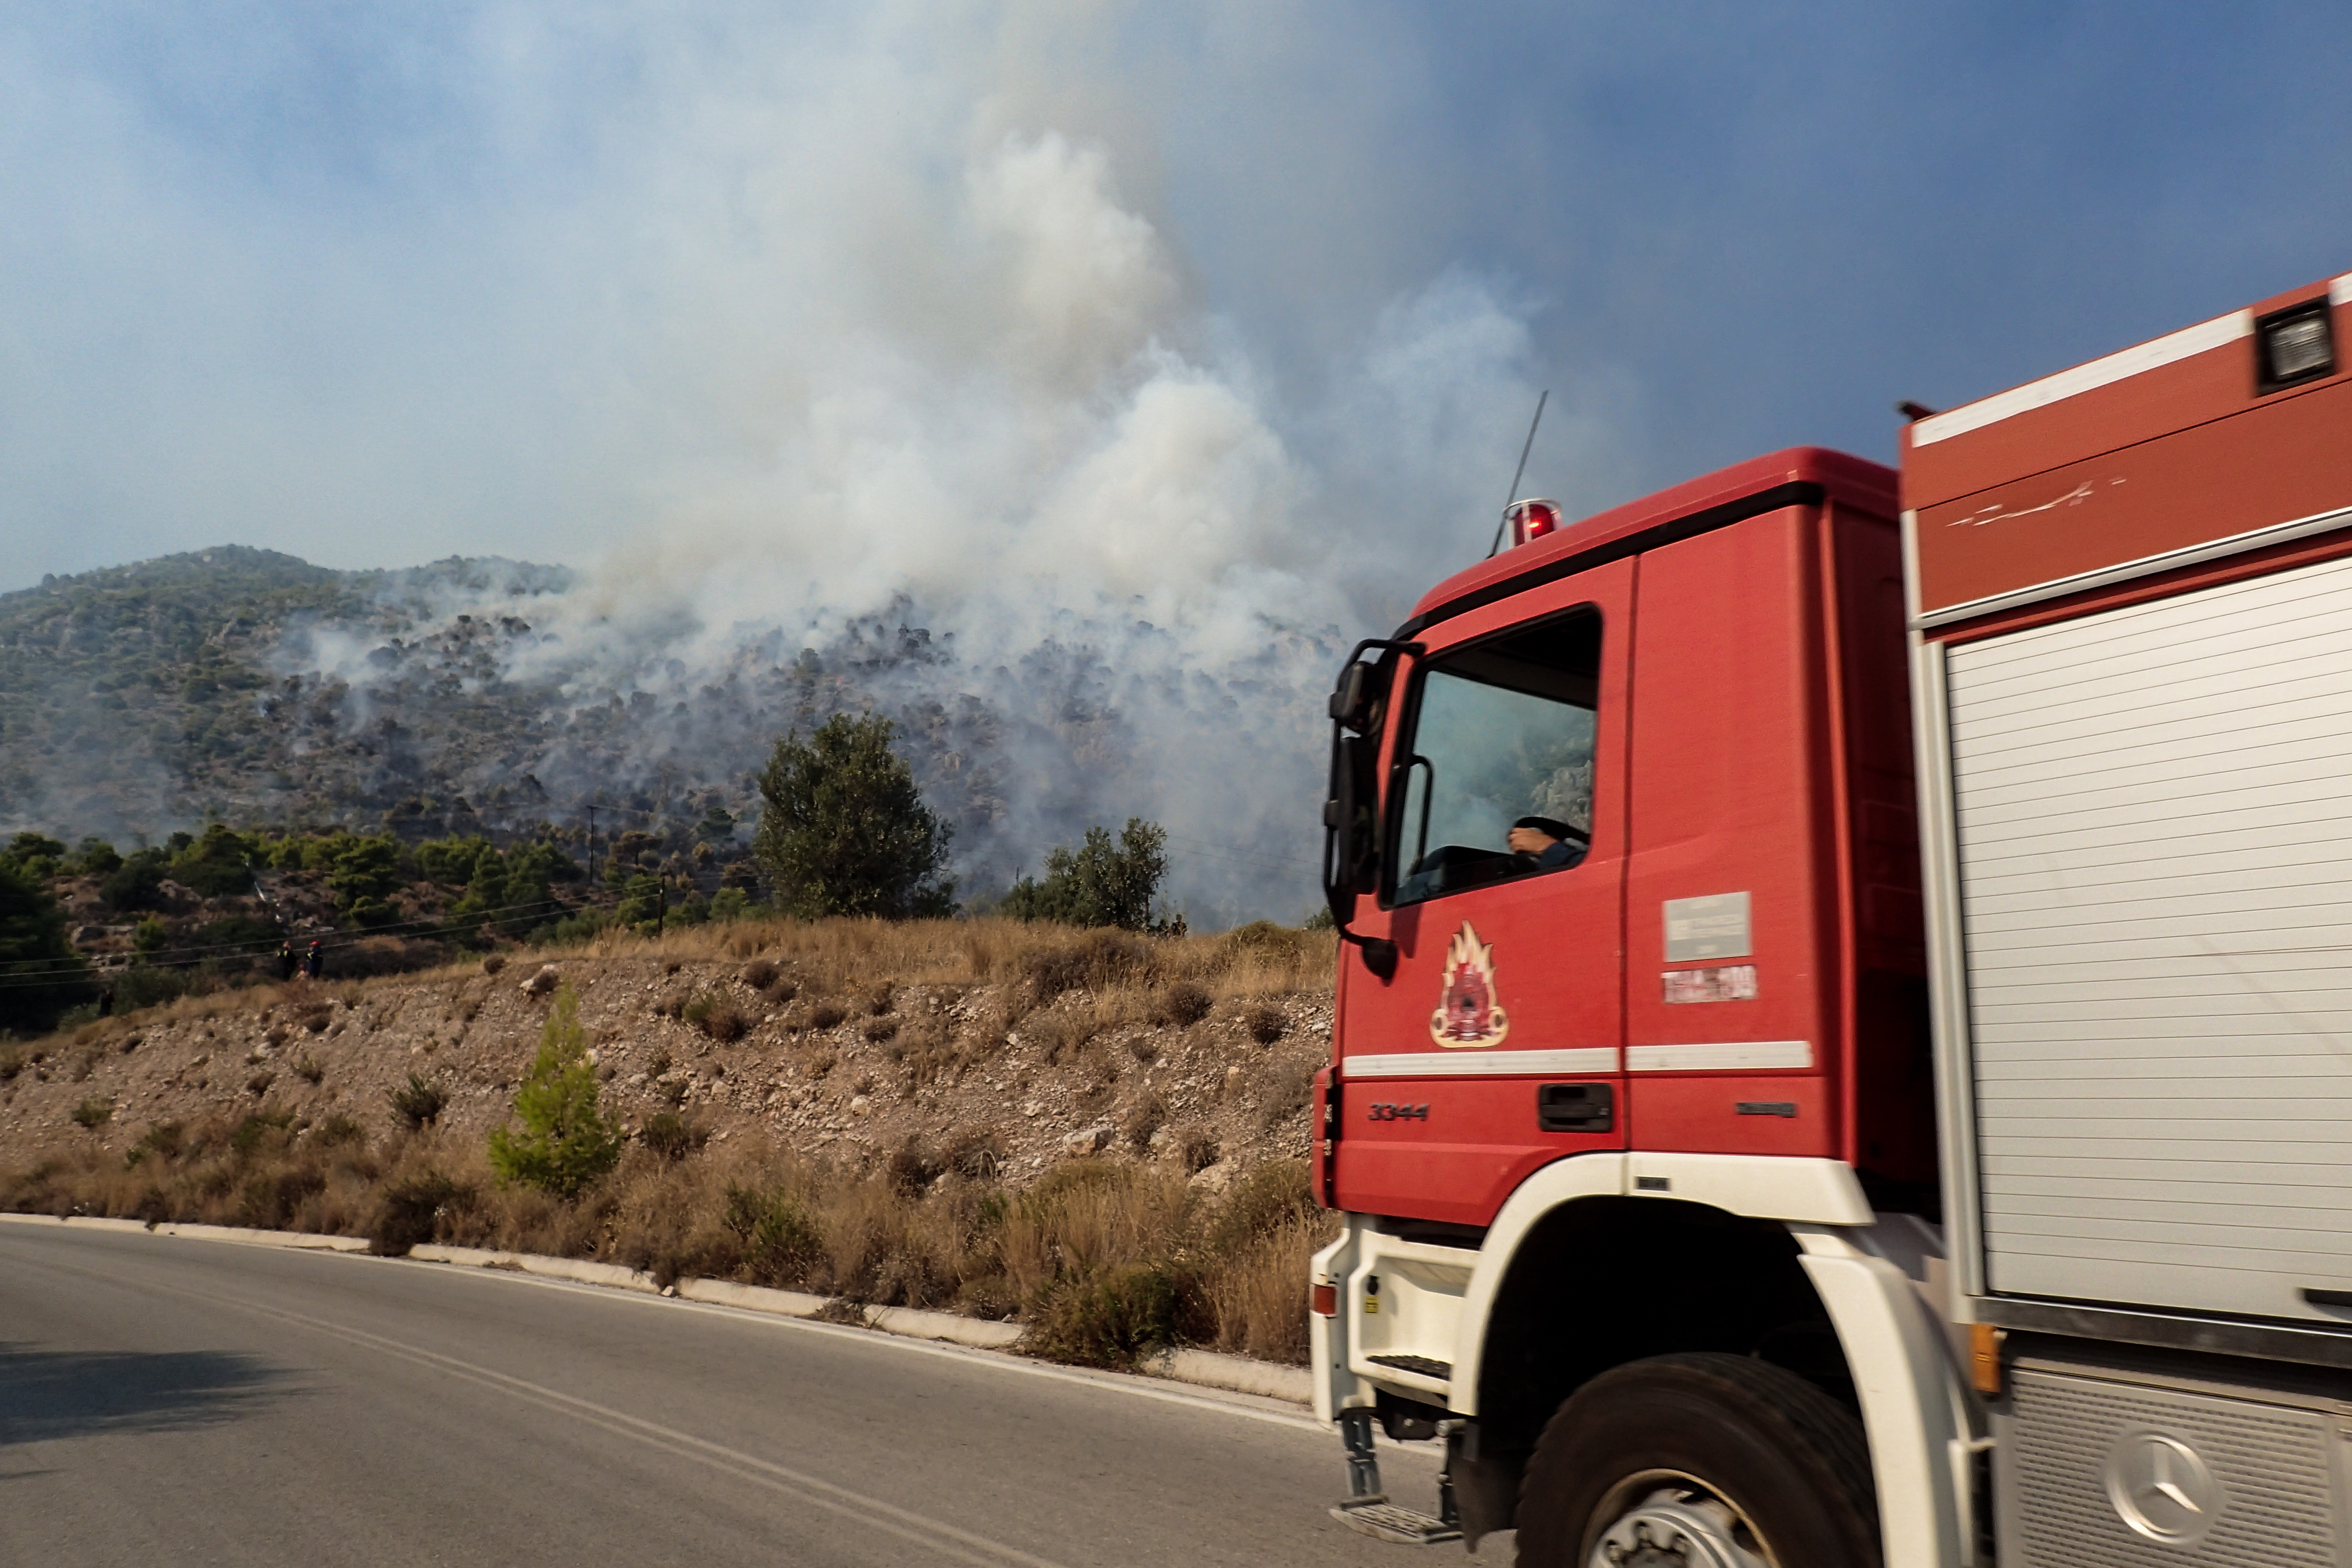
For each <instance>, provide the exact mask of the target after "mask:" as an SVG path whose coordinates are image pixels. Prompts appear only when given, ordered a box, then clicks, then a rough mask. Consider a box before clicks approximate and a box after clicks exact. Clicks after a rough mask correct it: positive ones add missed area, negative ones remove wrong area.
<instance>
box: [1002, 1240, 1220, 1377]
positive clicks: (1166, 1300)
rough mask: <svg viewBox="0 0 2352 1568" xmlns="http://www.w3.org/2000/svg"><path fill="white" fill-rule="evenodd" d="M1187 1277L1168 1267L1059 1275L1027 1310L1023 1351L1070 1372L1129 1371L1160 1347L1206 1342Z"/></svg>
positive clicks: (1196, 1288) (1198, 1301)
mask: <svg viewBox="0 0 2352 1568" xmlns="http://www.w3.org/2000/svg"><path fill="white" fill-rule="evenodd" d="M1213 1332H1214V1330H1213V1324H1212V1323H1211V1322H1210V1321H1209V1310H1208V1307H1207V1305H1206V1303H1205V1302H1204V1301H1203V1300H1202V1290H1201V1286H1200V1281H1199V1279H1198V1278H1197V1277H1196V1276H1195V1275H1194V1274H1193V1272H1192V1270H1191V1269H1190V1268H1185V1267H1184V1266H1182V1265H1181V1264H1175V1263H1129V1264H1123V1265H1110V1266H1107V1267H1104V1268H1093V1269H1088V1270H1086V1271H1083V1272H1077V1273H1070V1274H1064V1275H1062V1276H1060V1277H1059V1278H1057V1279H1055V1280H1054V1281H1053V1282H1052V1283H1051V1284H1049V1285H1047V1286H1046V1287H1045V1289H1044V1290H1043V1291H1041V1292H1040V1293H1039V1296H1038V1299H1037V1300H1035V1301H1034V1302H1033V1303H1031V1315H1030V1321H1029V1329H1028V1331H1027V1332H1026V1333H1025V1334H1024V1335H1023V1336H1022V1348H1023V1349H1024V1350H1026V1351H1027V1352H1029V1353H1030V1354H1032V1355H1036V1356H1043V1357H1044V1358H1045V1359H1046V1360H1048V1361H1058V1362H1066V1363H1070V1364H1072V1365H1075V1366H1100V1367H1129V1366H1133V1365H1134V1364H1135V1363H1136V1361H1137V1359H1138V1358H1139V1357H1140V1356H1143V1355H1145V1354H1148V1353H1149V1352H1152V1351H1155V1350H1158V1349H1160V1347H1162V1346H1164V1345H1172V1344H1177V1343H1180V1342H1182V1341H1184V1340H1187V1339H1192V1338H1202V1337H1208V1336H1210V1335H1213Z"/></svg>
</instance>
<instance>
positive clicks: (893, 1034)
mask: <svg viewBox="0 0 2352 1568" xmlns="http://www.w3.org/2000/svg"><path fill="white" fill-rule="evenodd" d="M857 1032H858V1033H859V1034H861V1035H863V1036H865V1037H866V1039H867V1040H869V1041H871V1042H872V1043H874V1044H875V1045H877V1046H878V1045H881V1044H882V1043H884V1042H885V1041H887V1040H891V1039H895V1038H897V1037H898V1019H896V1018H868V1019H866V1022H865V1024H864V1025H863V1026H860V1027H859V1029H858V1031H857Z"/></svg>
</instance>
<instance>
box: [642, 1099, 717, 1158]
mask: <svg viewBox="0 0 2352 1568" xmlns="http://www.w3.org/2000/svg"><path fill="white" fill-rule="evenodd" d="M705 1137H706V1134H705V1133H704V1132H703V1131H702V1129H700V1128H698V1127H697V1126H695V1125H694V1124H693V1123H692V1122H690V1121H688V1120H687V1119H686V1118H685V1117H683V1116H680V1115H679V1114H678V1113H677V1111H675V1110H659V1111H656V1112H655V1113H654V1114H653V1115H651V1116H648V1117H646V1124H645V1125H644V1126H643V1127H640V1128H638V1129H637V1142H640V1143H643V1144H644V1145H645V1146H646V1148H647V1149H648V1150H650V1151H651V1152H654V1153H656V1154H658V1155H660V1156H661V1157H662V1158H663V1159H665V1160H668V1161H671V1162H673V1163H675V1162H677V1161H679V1160H683V1159H685V1158H686V1157H687V1156H688V1154H691V1153H693V1152H695V1151H696V1150H697V1149H699V1148H701V1147H702V1144H703V1140H704V1138H705Z"/></svg>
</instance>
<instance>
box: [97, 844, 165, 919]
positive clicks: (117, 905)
mask: <svg viewBox="0 0 2352 1568" xmlns="http://www.w3.org/2000/svg"><path fill="white" fill-rule="evenodd" d="M170 858H171V857H170V856H169V855H167V854H165V853H164V852H163V850H161V849H140V850H135V851H133V852H132V854H131V858H129V859H127V860H125V861H123V862H122V864H121V865H120V866H117V867H116V868H114V869H113V870H111V871H110V872H108V873H107V876H106V879H105V880H104V881H102V882H100V884H99V886H98V896H99V897H100V898H101V899H103V900H106V903H107V907H108V908H110V909H112V910H115V911H116V912H117V913H125V912H128V911H129V910H143V909H152V908H153V907H154V905H155V900H156V898H157V896H158V895H159V894H160V893H161V892H162V890H163V867H164V865H165V863H166V862H168V861H169V860H170Z"/></svg>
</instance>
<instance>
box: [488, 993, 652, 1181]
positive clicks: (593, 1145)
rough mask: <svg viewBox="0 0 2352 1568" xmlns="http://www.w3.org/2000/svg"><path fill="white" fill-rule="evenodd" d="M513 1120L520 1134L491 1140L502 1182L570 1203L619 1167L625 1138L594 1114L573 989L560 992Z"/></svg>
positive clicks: (590, 1071) (502, 1132)
mask: <svg viewBox="0 0 2352 1568" xmlns="http://www.w3.org/2000/svg"><path fill="white" fill-rule="evenodd" d="M514 1114H515V1117H516V1119H517V1120H518V1121H520V1122H521V1123H522V1131H520V1133H516V1132H510V1131H508V1130H507V1129H506V1128H504V1127H501V1128H499V1130H498V1131H495V1132H493V1133H491V1134H490V1169H491V1170H493V1171H495V1172H497V1173H498V1176H499V1180H500V1181H501V1182H520V1183H522V1184H525V1185H526V1186H533V1187H538V1188H540V1189H541V1190H542V1191H544V1192H550V1193H552V1194H555V1195H556V1196H557V1197H559V1198H565V1199H570V1198H572V1197H576V1196H578V1195H579V1193H580V1190H581V1189H582V1188H583V1187H585V1186H586V1185H588V1184H589V1183H591V1182H593V1181H594V1180H595V1179H596V1178H597V1177H599V1176H601V1175H603V1174H604V1173H605V1172H607V1171H609V1170H611V1169H612V1168H613V1167H614V1165H615V1164H616V1163H619V1161H620V1158H621V1144H622V1132H621V1130H620V1128H619V1127H617V1126H615V1125H614V1123H613V1122H611V1121H607V1120H605V1118H604V1113H603V1112H602V1111H601V1110H599V1109H598V1108H597V1103H596V1068H595V1064H594V1063H593V1062H591V1061H590V1060H589V1059H588V1032H587V1030H585V1029H583V1028H582V1027H581V1026H580V994H579V993H578V992H576V991H574V990H572V987H571V986H570V985H568V984H567V985H563V986H560V987H558V988H557V990H556V993H555V1003H554V1005H553V1007H552V1009H551V1011H550V1012H549V1013H548V1015H547V1027H546V1029H545V1030H544V1031H543V1032H542V1033H541V1035H540V1038H539V1055H538V1056H537V1057H536V1058H533V1059H532V1061H531V1064H530V1071H529V1072H528V1073H525V1074H524V1075H523V1080H522V1086H521V1088H520V1089H517V1090H516V1091H515V1101H514Z"/></svg>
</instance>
